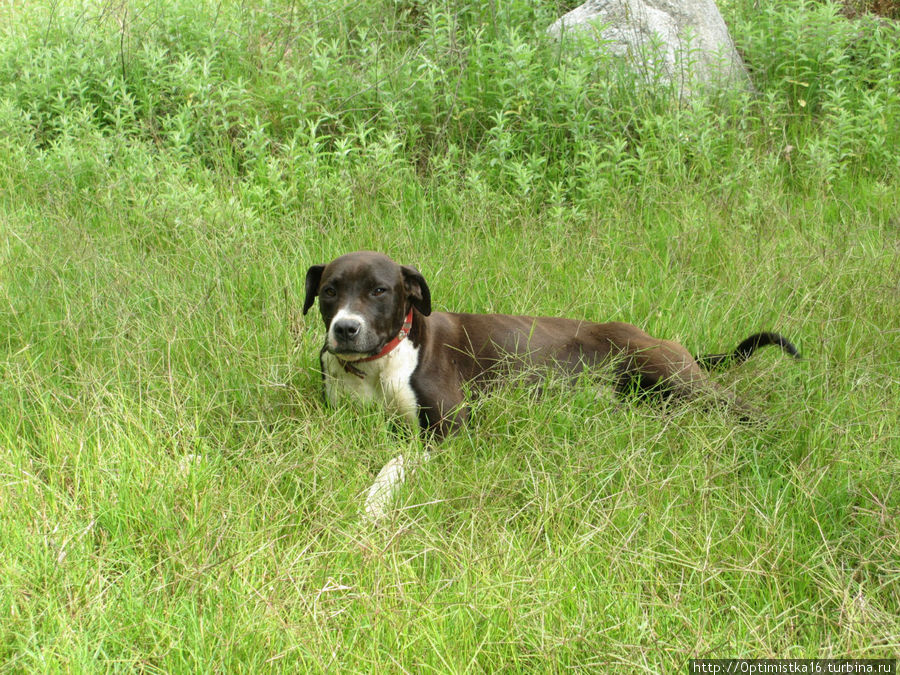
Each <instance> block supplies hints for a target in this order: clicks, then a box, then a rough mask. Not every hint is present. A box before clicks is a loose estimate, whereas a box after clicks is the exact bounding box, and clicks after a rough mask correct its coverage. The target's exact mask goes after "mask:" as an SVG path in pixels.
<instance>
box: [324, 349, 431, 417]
mask: <svg viewBox="0 0 900 675" xmlns="http://www.w3.org/2000/svg"><path fill="white" fill-rule="evenodd" d="M418 363H419V348H418V347H416V346H415V345H414V344H413V343H412V341H411V340H403V342H401V343H400V344H398V345H397V346H396V347H395V348H394V349H393V350H392V351H391V352H390V353H389V354H386V355H385V356H382V357H381V358H380V359H375V360H374V361H363V362H360V361H354V362H353V364H352V365H353V367H354V368H356V369H357V370H359V371H360V372H361V373H363V374H364V376H365V377H359V376H357V375H355V374H354V373H348V372H347V371H346V370H344V367H343V366H342V365H341V362H340V361H339V360H338V358H337V357H336V356H335V355H334V354H331V353H329V352H327V351H326V352H322V371H323V373H324V375H325V397H326V398H327V399H328V401H329V403H332V404H337V403H339V402H341V401H342V400H344V399H345V398H349V399H351V400H356V401H361V402H364V403H369V402H372V403H377V404H378V405H381V406H383V407H384V408H385V410H387V412H388V414H390V415H394V416H397V417H400V418H402V419H404V420H405V421H406V422H407V423H408V424H409V425H410V426H411V427H412V428H413V429H418V428H419V409H418V404H417V402H416V394H415V392H414V391H413V388H412V386H411V385H410V378H411V377H412V374H413V371H414V370H415V369H416V366H417V365H418Z"/></svg>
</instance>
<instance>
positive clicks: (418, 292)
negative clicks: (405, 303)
mask: <svg viewBox="0 0 900 675" xmlns="http://www.w3.org/2000/svg"><path fill="white" fill-rule="evenodd" d="M402 269H403V285H404V286H406V294H407V295H408V296H409V298H410V299H411V300H412V304H413V307H415V308H416V309H417V310H419V312H420V313H421V314H422V315H423V316H428V315H429V314H431V291H430V290H429V289H428V284H426V283H425V277H423V276H422V275H421V274H420V273H419V270H417V269H416V268H415V267H413V266H412V265H404V266H403V268H402Z"/></svg>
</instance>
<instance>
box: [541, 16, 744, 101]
mask: <svg viewBox="0 0 900 675" xmlns="http://www.w3.org/2000/svg"><path fill="white" fill-rule="evenodd" d="M547 32H548V33H549V34H550V35H553V36H555V37H564V36H565V35H566V34H567V33H581V34H584V33H588V34H592V35H593V37H594V38H595V39H596V41H597V42H598V43H600V45H601V46H602V48H603V49H605V50H606V51H607V52H608V53H610V54H613V55H615V56H619V57H622V58H624V59H625V61H626V62H627V63H628V65H629V66H630V67H631V68H633V69H634V70H636V71H637V72H638V73H640V74H641V75H642V76H643V78H644V79H645V80H646V81H647V82H649V83H651V84H652V83H660V84H671V83H674V84H676V85H678V87H679V89H680V91H681V92H682V95H683V96H686V97H690V96H691V95H692V94H693V93H695V92H696V91H698V90H700V89H702V88H703V87H704V86H706V85H713V86H715V87H738V88H743V89H747V90H750V89H752V84H751V83H750V77H749V75H748V73H747V70H746V68H745V67H744V64H743V61H741V57H740V55H739V54H738V53H737V51H736V50H735V48H734V43H733V42H732V40H731V35H730V34H729V33H728V28H727V26H726V25H725V21H724V20H723V19H722V15H721V14H720V13H719V9H718V7H716V4H715V2H713V0H680V1H678V0H587V2H585V3H584V4H583V5H581V6H579V7H576V8H575V9H573V10H572V11H571V12H569V13H568V14H565V15H563V16H561V17H560V18H559V19H557V20H556V21H555V22H554V23H553V24H552V25H551V26H550V27H549V28H548V29H547Z"/></svg>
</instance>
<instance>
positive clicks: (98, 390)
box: [0, 0, 900, 672]
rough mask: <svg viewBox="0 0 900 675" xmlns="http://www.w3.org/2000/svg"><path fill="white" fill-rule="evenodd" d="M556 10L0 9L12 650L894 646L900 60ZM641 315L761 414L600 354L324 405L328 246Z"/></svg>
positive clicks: (630, 657)
mask: <svg viewBox="0 0 900 675" xmlns="http://www.w3.org/2000/svg"><path fill="white" fill-rule="evenodd" d="M561 9H562V8H560V7H558V6H556V5H555V4H554V3H537V4H535V3H522V2H513V3H506V5H505V6H500V5H497V4H490V3H489V4H485V5H484V6H482V3H465V2H459V3H444V4H442V5H437V4H432V5H425V4H422V3H419V2H414V1H410V2H396V3H394V2H376V3H363V4H360V3H353V2H339V3H334V4H330V5H321V4H320V3H307V4H304V3H292V2H272V3H267V4H263V3H260V4H259V5H258V6H257V7H248V6H247V5H246V4H242V5H240V6H234V7H232V6H229V5H227V3H226V4H223V5H209V6H206V5H202V6H201V5H197V4H196V3H186V2H178V0H169V1H165V2H164V1H163V0H154V1H152V2H146V3H83V4H81V3H74V2H72V3H69V2H60V3H55V4H53V5H52V6H51V7H50V8H49V9H47V8H44V7H42V6H37V5H36V4H34V3H26V5H25V6H22V7H17V8H15V9H13V8H9V9H5V10H0V16H3V19H4V21H3V26H4V27H3V28H2V29H0V30H2V40H0V373H2V375H0V477H2V489H0V519H2V523H3V527H2V528H0V551H2V554H0V616H3V617H4V618H3V620H2V621H0V664H2V665H0V670H2V671H4V672H33V671H38V672H70V671H74V672H82V671H106V670H141V671H148V672H189V671H207V670H219V671H228V672H233V671H260V670H271V671H288V672H294V671H303V670H309V671H321V670H330V671H338V672H348V671H349V672H358V671H379V672H380V671H382V670H391V671H398V672H402V671H411V672H428V671H435V672H467V671H484V670H490V671H494V670H507V671H519V670H522V671H527V670H537V671H543V670H549V671H564V670H568V669H570V668H579V669H591V668H595V667H596V668H601V667H602V668H604V669H608V670H620V671H623V672H634V671H650V672H658V671H665V672H670V671H675V670H680V669H682V668H684V667H685V666H686V662H687V660H688V659H689V658H693V657H701V656H709V657H730V656H746V657H851V656H852V657H897V656H898V653H900V621H898V618H897V616H898V611H897V610H898V607H900V567H898V561H900V538H898V527H897V524H898V516H900V498H898V492H897V487H896V484H897V476H898V470H900V465H898V456H900V455H898V448H900V428H898V424H897V409H898V406H897V401H898V400H900V349H898V340H897V309H896V308H897V305H898V301H900V298H898V285H897V270H898V269H900V239H898V231H900V190H898V176H900V164H898V161H900V160H898V158H900V152H898V145H900V144H898V140H900V136H898V133H900V131H898V127H897V126H896V125H895V124H894V123H893V121H894V120H896V119H898V118H900V95H898V89H897V78H898V77H900V53H898V52H897V48H896V45H897V39H896V38H897V29H896V27H895V26H892V25H891V24H889V23H879V24H870V23H867V22H866V20H865V19H855V20H850V19H847V18H845V17H843V16H841V15H840V13H839V12H838V11H837V8H835V7H833V6H831V5H828V4H811V3H806V2H789V3H781V4H778V5H777V6H776V5H772V7H771V8H768V9H764V10H762V11H759V10H757V9H756V8H755V6H754V5H753V4H752V3H749V2H746V3H745V2H740V1H735V2H732V3H727V4H725V3H723V11H725V13H726V18H727V19H728V20H729V23H730V25H731V27H732V32H733V35H734V37H735V40H736V42H737V43H738V45H739V47H740V49H741V51H742V53H743V54H744V56H745V58H746V59H747V62H748V64H749V66H750V68H751V71H752V73H753V77H754V83H755V85H756V87H757V88H758V90H759V94H758V95H756V96H743V95H739V94H735V95H721V96H718V97H716V98H715V99H714V100H709V101H700V102H697V103H696V104H694V105H692V106H690V107H683V106H678V105H677V104H676V103H675V101H677V96H676V95H670V94H671V92H658V93H655V94H654V93H649V92H646V91H644V92H642V91H632V87H631V85H630V84H629V83H628V82H627V81H626V80H623V79H622V76H621V74H618V73H616V72H615V68H614V67H612V70H610V66H609V65H608V64H604V63H602V62H601V63H598V62H597V61H595V60H594V59H591V58H587V57H586V58H579V57H578V56H577V55H569V56H567V57H565V58H562V57H561V56H560V54H559V53H558V50H556V49H555V48H554V45H553V44H552V42H546V41H543V40H541V39H538V36H540V34H541V31H542V30H543V26H546V25H548V24H549V23H550V22H551V21H552V19H553V18H554V17H555V16H557V15H558V14H559V12H560V11H561ZM358 248H374V249H378V250H382V251H384V252H386V253H388V254H390V255H392V256H394V257H395V258H396V259H398V260H401V261H403V262H404V263H409V264H414V265H416V266H418V267H419V269H420V270H421V271H422V272H423V273H424V275H425V277H426V279H427V280H428V281H429V284H430V286H431V289H432V293H433V298H434V302H435V305H436V307H437V308H439V309H451V310H458V311H478V312H490V311H498V312H511V313H528V314H560V315H567V316H573V317H587V318H591V319H597V320H613V319H615V320H627V321H631V322H633V323H636V324H638V325H639V326H641V327H643V328H645V329H647V330H648V331H649V332H651V333H652V334H655V335H659V336H664V337H669V338H673V339H677V340H680V341H682V342H683V343H684V344H685V345H686V346H688V347H689V348H690V349H691V350H693V351H695V352H698V353H699V352H706V351H724V350H726V349H728V348H730V347H733V346H734V345H735V344H736V343H737V341H738V340H740V339H741V338H743V337H745V336H746V335H747V334H749V333H751V332H754V331H756V330H760V329H776V330H779V331H781V332H783V333H785V334H786V335H788V336H790V337H791V338H792V339H793V340H795V341H796V342H797V344H798V346H799V347H800V349H801V351H802V352H803V353H804V355H805V357H806V358H805V360H804V361H802V362H800V363H796V362H793V361H791V360H788V359H786V358H784V357H782V356H779V355H778V354H776V353H774V350H770V351H769V352H762V353H760V354H759V355H758V356H756V357H754V359H753V360H751V361H750V362H748V363H746V364H744V365H742V366H740V367H737V368H734V369H732V370H731V371H729V372H728V373H726V374H723V375H720V376H717V379H719V380H720V381H722V382H723V383H724V384H725V385H726V386H729V387H733V388H734V389H735V390H736V391H738V392H740V394H741V395H742V396H743V397H745V398H747V399H748V400H750V401H753V402H754V403H755V404H757V405H758V406H759V407H761V408H763V409H764V410H766V411H767V413H768V414H769V415H770V416H771V418H772V420H771V423H770V424H769V425H767V426H765V427H763V428H754V427H744V426H738V425H735V424H734V422H733V420H732V419H730V418H729V417H728V416H727V415H724V414H719V413H716V412H706V411H702V410H695V409H692V408H690V407H688V408H684V409H676V410H659V409H654V408H652V407H648V406H641V405H637V406H632V405H629V404H625V403H623V402H620V401H618V400H616V399H615V398H614V397H613V396H612V394H611V393H610V392H609V391H608V390H607V389H605V388H603V387H600V386H597V383H596V382H593V381H591V380H590V378H585V380H584V381H583V382H580V383H579V385H578V386H576V387H575V388H574V389H572V388H569V387H564V386H562V385H559V384H557V383H554V382H551V383H550V384H549V385H548V386H547V387H546V391H545V392H544V394H543V396H542V397H540V398H535V397H534V396H533V392H531V391H530V390H529V389H528V388H527V387H524V386H520V385H519V384H517V383H512V384H511V385H510V386H509V387H508V388H506V389H504V390H502V391H499V392H496V393H494V394H493V395H491V396H489V397H486V398H483V399H480V400H479V401H477V402H476V403H475V410H474V415H473V419H472V423H471V424H470V425H469V426H468V427H467V429H466V430H465V431H464V432H463V433H461V434H460V435H458V436H457V437H454V438H452V439H450V440H449V441H447V442H446V443H445V444H443V446H442V447H441V449H440V451H439V452H438V453H437V454H436V456H435V457H434V459H433V460H432V461H431V462H430V463H429V464H428V465H427V466H426V467H425V468H424V469H423V470H422V471H420V472H419V473H418V474H417V475H416V478H415V480H414V481H412V482H411V483H410V484H409V485H408V487H407V488H406V489H405V490H404V491H403V492H402V494H401V497H400V500H399V502H398V505H397V511H396V513H395V516H394V517H393V519H392V520H391V522H390V523H389V525H387V526H386V527H383V528H379V529H371V528H368V527H366V526H365V525H364V524H363V523H362V522H361V520H360V518H359V509H360V505H361V495H362V494H363V493H364V491H365V489H366V488H367V487H368V485H369V483H370V482H371V480H372V478H373V477H374V476H375V474H376V473H377V471H378V470H379V468H380V467H381V466H382V464H384V463H385V462H386V461H387V460H388V459H390V458H391V457H393V456H394V455H396V454H398V452H400V451H402V450H403V449H404V448H406V447H408V446H409V444H411V443H412V444H413V445H415V441H414V440H410V439H408V438H405V437H403V436H402V435H400V436H398V435H396V434H394V433H392V432H391V430H390V428H389V425H388V424H387V423H386V421H385V420H384V418H383V417H382V416H381V414H380V413H378V412H377V411H363V412H358V411H351V410H346V409H329V408H327V407H326V406H324V405H323V404H322V402H321V394H320V378H319V374H318V373H317V372H316V368H317V358H316V355H317V352H318V349H319V347H320V344H321V340H322V335H323V329H322V327H321V326H320V325H319V324H320V321H319V320H318V318H317V316H316V315H315V313H314V312H312V313H310V314H309V315H308V316H306V317H303V316H301V315H300V313H299V307H300V305H301V304H302V289H303V279H304V275H305V272H306V268H307V266H308V265H310V264H313V263H319V262H325V261H327V260H329V259H331V258H333V257H335V256H336V255H338V254H340V253H343V252H346V251H350V250H355V249H358Z"/></svg>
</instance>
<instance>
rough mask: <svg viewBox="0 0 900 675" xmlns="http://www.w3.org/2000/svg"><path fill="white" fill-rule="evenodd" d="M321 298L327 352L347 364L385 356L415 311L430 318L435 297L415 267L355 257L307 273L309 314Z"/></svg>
mask: <svg viewBox="0 0 900 675" xmlns="http://www.w3.org/2000/svg"><path fill="white" fill-rule="evenodd" d="M317 296H318V298H319V310H320V311H321V312H322V319H323V320H324V321H325V328H326V330H327V331H328V333H327V336H326V338H325V349H327V350H328V351H330V352H331V353H333V354H336V355H338V356H340V357H341V358H342V359H344V360H346V361H353V360H358V359H363V358H366V357H367V356H371V355H373V354H377V353H378V352H379V351H381V348H382V347H384V346H385V345H386V344H387V343H388V342H389V341H390V340H391V339H393V338H394V337H395V336H396V335H397V333H398V332H400V329H401V328H402V326H403V320H404V319H405V318H406V315H407V313H408V312H409V311H410V309H411V308H412V307H415V308H416V309H417V310H418V311H419V312H420V313H421V314H423V315H424V316H428V315H429V314H431V292H430V291H429V290H428V284H426V283H425V279H424V278H423V277H422V275H421V274H419V271H418V270H417V269H416V268H415V267H410V266H408V265H398V264H397V263H395V262H394V261H393V260H391V259H390V258H388V257H387V256H386V255H382V254H381V253H374V252H372V251H357V252H356V253H348V254H347V255H342V256H341V257H340V258H337V259H335V260H333V261H331V262H330V263H328V264H327V265H313V266H312V267H310V268H309V270H307V272H306V300H305V301H304V303H303V313H304V314H306V313H307V312H308V311H309V308H310V307H312V304H313V301H314V300H315V298H316V297H317Z"/></svg>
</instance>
